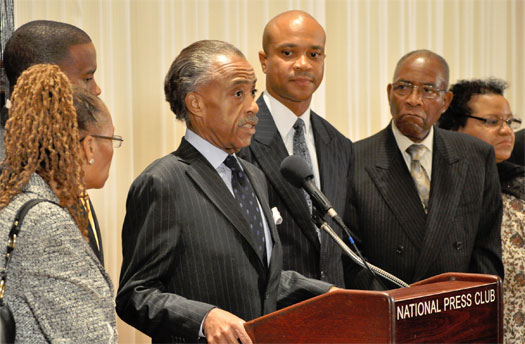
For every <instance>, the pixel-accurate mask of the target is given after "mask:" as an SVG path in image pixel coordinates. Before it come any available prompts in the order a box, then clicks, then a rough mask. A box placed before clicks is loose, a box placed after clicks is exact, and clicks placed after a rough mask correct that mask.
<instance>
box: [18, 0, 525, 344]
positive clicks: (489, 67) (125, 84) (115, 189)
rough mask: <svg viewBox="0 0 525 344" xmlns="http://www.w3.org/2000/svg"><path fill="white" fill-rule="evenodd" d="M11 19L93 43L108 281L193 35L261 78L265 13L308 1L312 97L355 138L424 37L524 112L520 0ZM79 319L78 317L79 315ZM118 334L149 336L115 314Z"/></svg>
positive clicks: (179, 129) (56, 2)
mask: <svg viewBox="0 0 525 344" xmlns="http://www.w3.org/2000/svg"><path fill="white" fill-rule="evenodd" d="M14 4H15V27H19V26H20V25H22V24H24V23H26V22H28V21H31V20H35V19H51V20H58V21H63V22H67V23H71V24H73V25H76V26H79V27H81V28H83V29H84V30H85V31H86V32H87V33H88V34H89V35H90V36H91V38H92V39H93V42H94V44H95V46H96V48H97V54H98V56H97V59H98V70H97V73H96V75H95V77H96V80H97V81H98V83H99V85H100V87H101V89H102V95H101V98H102V99H103V100H104V101H105V102H106V104H107V105H108V108H109V109H110V111H111V113H112V115H113V121H114V124H115V127H116V131H115V132H116V134H120V135H122V136H123V137H124V138H125V142H124V144H123V146H122V148H120V149H117V150H116V151H115V155H114V159H113V165H112V168H111V174H110V177H109V180H108V181H107V183H106V186H105V187H104V189H102V190H96V191H93V192H91V197H92V199H93V202H94V205H95V208H96V211H97V215H98V218H99V222H100V225H101V228H102V231H103V241H104V253H105V258H106V269H107V270H108V271H109V273H110V275H111V277H112V278H113V282H114V284H115V287H117V286H118V277H119V272H120V264H121V259H122V258H121V257H122V254H121V240H120V235H121V228H122V223H123V219H124V214H125V202H126V196H127V191H128V188H129V186H130V184H131V182H132V181H133V179H134V178H135V177H136V176H137V175H138V174H139V173H140V172H141V171H142V170H143V169H144V168H145V167H146V166H147V165H148V164H149V163H150V162H152V161H153V160H154V159H157V158H159V157H161V156H163V155H165V154H168V153H169V152H171V151H173V150H174V149H175V148H176V147H177V146H178V144H179V142H180V139H181V137H182V135H183V134H184V130H185V127H184V124H183V123H181V122H176V121H175V117H174V115H173V114H172V113H171V112H170V110H169V106H168V104H167V103H166V102H165V100H164V93H163V80H164V76H165V74H166V72H167V70H168V68H169V66H170V64H171V62H172V61H173V59H174V58H175V56H176V55H177V54H178V52H179V51H180V50H181V49H182V48H184V47H185V46H187V45H188V44H190V43H192V42H194V41H196V40H199V39H220V40H225V41H228V42H231V43H233V44H234V45H236V46H237V47H239V48H240V49H241V50H242V51H243V52H244V53H245V54H246V56H247V58H248V60H249V61H250V62H251V63H252V65H253V66H254V68H255V70H256V73H257V76H258V79H259V81H258V89H259V90H261V91H262V90H264V74H263V73H262V71H261V68H260V65H259V60H258V51H259V50H260V49H261V36H262V31H263V28H264V25H265V23H266V22H267V21H268V20H269V19H270V18H272V17H273V16H275V15H276V14H278V13H280V12H282V11H285V10H289V9H302V10H305V11H307V12H309V13H311V14H312V15H313V16H314V17H316V18H317V20H318V21H319V22H320V23H321V24H322V25H323V26H324V27H325V29H326V32H327V46H326V53H327V58H326V71H325V80H324V82H323V84H322V85H321V87H320V88H319V90H318V91H317V92H316V94H315V97H314V101H313V105H312V108H313V109H314V110H316V111H317V112H318V113H320V114H321V115H322V116H325V117H326V118H327V119H328V120H329V121H330V122H332V123H333V124H334V125H335V126H336V127H337V128H338V129H339V130H340V131H341V132H342V133H343V134H345V135H347V136H348V137H350V138H351V139H352V140H354V141H357V140H359V139H362V138H365V137H367V136H369V135H371V134H373V133H376V132H377V131H379V130H380V129H382V128H383V127H384V126H386V125H387V123H388V122H389V120H390V113H389V108H388V102H387V97H386V86H387V84H388V82H389V81H390V80H391V78H392V74H393V70H394V67H395V64H396V62H397V60H398V59H399V58H400V57H401V56H402V55H403V54H405V53H407V52H408V51H410V50H414V49H420V48H427V49H431V50H434V51H436V52H438V53H440V54H442V55H443V56H444V57H445V58H446V59H447V61H448V62H449V64H450V70H451V74H450V75H451V82H454V81H455V80H458V79H464V78H473V77H477V78H482V77H488V76H494V77H499V78H503V79H505V80H507V81H508V82H509V83H510V88H509V90H508V91H507V97H508V99H509V101H510V104H511V107H512V109H513V110H514V111H515V113H516V114H523V113H524V112H525V97H524V96H525V63H524V62H525V37H524V32H525V24H524V20H523V19H524V18H525V3H524V1H523V0H514V1H511V0H508V1H504V0H478V1H473V0H465V1H459V0H427V1H425V0H397V1H386V0H371V1H365V0H302V1H299V0H288V1H278V0H187V1H184V0H131V1H125V0H113V1H110V0H15V2H14ZM79 321H82V319H79ZM118 326H119V335H120V343H147V342H149V340H148V338H147V337H146V336H144V335H142V334H140V333H139V332H138V331H135V330H133V329H132V328H131V327H129V326H127V325H126V324H124V323H123V322H122V321H120V320H119V325H118Z"/></svg>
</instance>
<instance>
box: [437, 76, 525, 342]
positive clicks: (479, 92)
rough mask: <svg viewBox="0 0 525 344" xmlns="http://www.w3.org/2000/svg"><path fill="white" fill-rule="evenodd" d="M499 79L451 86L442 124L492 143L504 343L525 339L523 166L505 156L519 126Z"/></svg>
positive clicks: (465, 82)
mask: <svg viewBox="0 0 525 344" xmlns="http://www.w3.org/2000/svg"><path fill="white" fill-rule="evenodd" d="M506 87H507V84H506V83H505V82H504V81H502V80H498V79H488V80H462V81H459V82H458V83H456V84H455V85H453V86H452V87H451V88H450V90H451V91H452V92H453V93H454V98H453V99H452V102H451V103H450V106H449V107H448V109H447V111H446V112H445V113H443V115H441V118H440V120H439V126H440V127H441V128H444V129H450V130H456V131H459V132H463V133H466V134H469V135H472V136H475V137H477V138H479V139H481V140H483V141H485V142H487V143H489V144H491V145H492V146H493V147H494V152H495V154H496V161H497V162H498V173H499V179H500V183H501V188H502V191H503V219H502V223H501V242H502V251H503V252H502V253H503V265H504V267H505V280H504V281H503V291H504V293H503V294H504V325H505V326H504V330H505V334H504V336H505V343H522V341H523V338H525V298H524V297H523V295H525V167H523V166H520V165H516V164H513V163H510V162H508V161H506V160H507V159H508V158H509V157H510V155H511V153H512V149H513V147H514V139H515V137H514V130H516V129H518V128H519V127H520V125H521V120H520V119H519V118H516V117H515V116H514V115H513V114H512V112H511V110H510V105H509V102H508V101H507V99H506V98H505V97H504V96H503V91H504V90H505V89H506Z"/></svg>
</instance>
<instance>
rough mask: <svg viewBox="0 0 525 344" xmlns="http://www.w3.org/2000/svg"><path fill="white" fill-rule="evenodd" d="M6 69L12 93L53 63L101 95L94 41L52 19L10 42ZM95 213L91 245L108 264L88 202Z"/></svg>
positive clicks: (0, 150)
mask: <svg viewBox="0 0 525 344" xmlns="http://www.w3.org/2000/svg"><path fill="white" fill-rule="evenodd" d="M3 62H4V67H5V72H6V75H7V79H8V80H9V89H10V93H12V91H13V89H14V87H15V84H16V81H17V79H18V77H19V76H20V74H22V72H23V71H24V70H26V69H27V68H29V67H30V66H32V65H35V64H39V63H51V64H56V65H58V66H59V67H60V70H61V71H62V72H64V74H66V76H67V77H68V78H69V80H70V81H71V84H72V85H75V86H79V87H82V88H85V89H87V90H88V91H89V92H90V93H92V94H94V95H97V96H98V95H99V94H100V88H99V87H98V85H97V83H96V82H95V77H94V75H95V71H96V70H97V54H96V50H95V46H94V45H93V43H92V42H91V38H90V37H89V36H88V34H87V33H85V32H84V31H83V30H81V29H79V28H78V27H76V26H73V25H70V24H66V23H60V22H56V21H50V20H35V21H31V22H29V23H26V24H24V25H22V26H20V27H19V28H18V29H16V30H15V32H13V35H12V36H11V38H9V40H8V41H7V44H6V46H5V50H4V61H3ZM7 119H8V109H6V108H5V107H4V108H3V109H2V112H1V125H0V161H1V160H2V159H3V158H4V146H3V142H4V126H5V123H6V121H7ZM86 204H87V206H86V208H90V209H87V211H88V212H91V215H92V216H91V217H90V225H89V228H88V239H89V245H90V246H91V248H92V249H93V251H94V252H95V254H96V255H97V257H98V258H99V260H100V262H101V263H102V265H104V252H103V248H102V237H101V235H100V228H99V225H98V221H97V217H96V215H95V212H94V209H93V205H92V204H91V201H89V200H88V202H87V203H86ZM91 219H92V220H91Z"/></svg>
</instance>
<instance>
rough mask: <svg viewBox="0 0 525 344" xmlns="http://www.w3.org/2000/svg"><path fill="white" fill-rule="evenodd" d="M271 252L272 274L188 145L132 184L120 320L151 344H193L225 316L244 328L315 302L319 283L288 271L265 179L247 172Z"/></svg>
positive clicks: (223, 190) (215, 179) (226, 196)
mask: <svg viewBox="0 0 525 344" xmlns="http://www.w3.org/2000/svg"><path fill="white" fill-rule="evenodd" d="M243 167H244V169H245V171H246V174H247V175H248V177H249V178H250V181H251V182H252V185H253V187H254V189H255V192H256V194H257V197H258V199H259V201H260V203H261V205H262V207H263V213H264V215H265V216H266V219H267V220H268V223H269V226H270V231H271V234H272V239H273V242H274V246H273V250H272V256H271V260H270V265H269V267H265V264H263V261H262V260H261V259H260V258H259V255H258V254H257V250H256V246H255V243H254V241H253V239H252V236H251V233H250V229H249V224H248V222H247V221H246V220H245V218H244V216H243V214H242V213H241V210H240V207H239V204H238V203H237V202H236V200H235V198H234V197H233V196H232V195H231V193H230V191H229V190H228V188H227V186H226V185H225V184H224V182H223V180H222V179H221V177H220V176H219V174H218V173H217V171H216V170H215V169H214V168H213V167H212V166H211V165H210V164H209V162H208V161H207V160H206V158H204V157H203V156H202V155H201V154H200V153H199V152H198V151H197V150H196V149H195V148H194V147H193V146H192V145H191V144H189V143H188V142H187V141H186V140H185V139H183V140H182V143H181V145H180V147H179V148H178V150H177V151H176V152H174V153H172V154H170V155H168V156H165V157H163V158H161V159H159V160H157V161H155V162H153V163H152V164H151V165H150V166H149V167H147V168H146V170H144V172H142V173H141V175H140V176H139V177H138V178H137V179H136V180H135V181H134V182H133V185H132V186H131V189H130V191H129V194H128V200H127V205H126V208H127V211H126V217H125V220H124V227H123V230H122V247H123V263H122V270H121V275H120V287H119V291H118V294H117V313H118V314H119V316H120V317H121V318H122V319H123V320H124V321H126V322H127V323H129V324H130V325H132V326H134V327H136V328H137V329H139V330H140V331H142V332H144V333H146V334H148V335H149V336H151V337H152V338H153V342H174V341H189V342H195V341H196V340H197V338H198V333H199V328H200V325H201V322H202V320H203V319H204V316H205V315H206V314H207V313H208V312H209V311H210V310H211V309H212V308H213V307H220V308H221V309H224V310H227V311H229V312H231V313H233V314H235V315H237V316H239V317H241V318H242V319H244V320H247V321H248V320H251V319H254V318H256V317H259V316H262V315H264V314H267V313H270V312H273V311H275V310H276V309H277V308H278V307H282V306H287V305H289V304H292V303H295V302H297V301H301V300H304V299H307V298H310V297H312V296H316V295H319V294H321V293H323V292H326V291H327V290H328V289H329V287H330V286H329V285H328V284H326V283H323V282H319V281H314V280H309V279H306V278H304V277H303V276H301V275H299V274H297V273H295V272H291V271H287V272H283V271H282V248H281V243H280V241H279V237H278V235H277V232H276V229H275V225H274V223H273V218H272V215H271V212H270V208H269V207H268V195H267V191H266V184H265V180H264V176H263V174H262V173H261V172H260V171H259V170H258V169H257V168H255V167H254V166H253V165H251V164H249V163H246V162H244V163H243Z"/></svg>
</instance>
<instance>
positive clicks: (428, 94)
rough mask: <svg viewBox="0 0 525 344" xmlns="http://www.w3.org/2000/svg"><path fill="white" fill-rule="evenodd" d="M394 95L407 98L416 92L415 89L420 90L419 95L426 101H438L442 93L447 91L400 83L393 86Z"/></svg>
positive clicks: (428, 86)
mask: <svg viewBox="0 0 525 344" xmlns="http://www.w3.org/2000/svg"><path fill="white" fill-rule="evenodd" d="M392 88H393V90H394V93H395V94H397V95H398V96H400V97H406V96H409V95H411V94H412V92H414V89H417V90H418V94H419V95H421V97H423V98H425V99H436V98H438V97H439V94H440V93H441V92H446V91H447V90H441V89H439V88H436V87H434V86H432V85H421V86H417V85H414V84H412V83H410V82H404V81H398V82H395V83H393V84H392Z"/></svg>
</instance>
